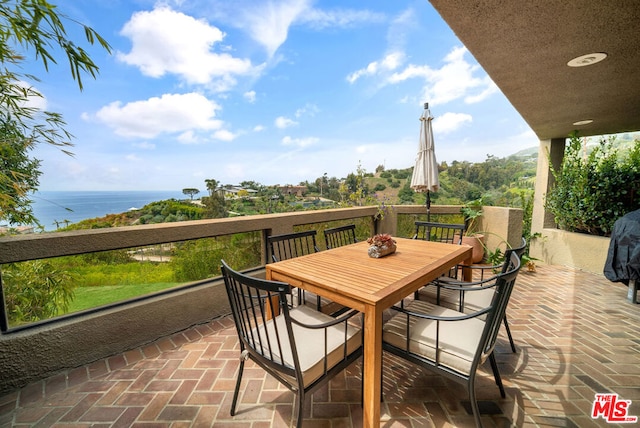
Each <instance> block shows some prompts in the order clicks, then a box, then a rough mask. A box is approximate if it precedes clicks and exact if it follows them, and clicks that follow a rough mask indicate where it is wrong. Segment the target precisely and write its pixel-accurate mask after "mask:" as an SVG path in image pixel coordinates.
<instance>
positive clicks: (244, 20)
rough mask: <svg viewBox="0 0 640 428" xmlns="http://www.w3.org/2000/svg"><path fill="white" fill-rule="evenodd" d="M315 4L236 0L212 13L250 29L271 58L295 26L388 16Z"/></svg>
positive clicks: (320, 25) (326, 25) (353, 23)
mask: <svg viewBox="0 0 640 428" xmlns="http://www.w3.org/2000/svg"><path fill="white" fill-rule="evenodd" d="M313 3H314V0H278V1H275V0H244V1H242V0H234V2H228V1H227V2H222V3H218V4H217V5H216V6H217V7H216V10H215V11H213V12H212V14H213V15H216V16H217V17H221V16H222V17H224V18H225V19H226V21H227V22H228V24H229V25H233V26H236V27H239V28H242V29H243V30H244V31H246V32H247V33H248V34H249V35H250V37H251V38H252V39H253V40H254V41H256V42H257V43H259V44H260V45H262V46H263V47H264V48H265V50H266V51H267V55H268V56H269V57H270V58H271V57H273V55H274V54H275V52H276V51H277V50H278V49H279V48H280V46H282V45H283V44H284V43H285V42H286V41H287V37H288V35H289V29H290V28H291V27H292V26H293V25H303V26H306V27H308V28H312V29H314V30H323V29H325V28H352V27H354V26H356V25H362V24H370V23H374V24H375V23H379V22H383V21H384V20H385V19H386V17H385V16H384V15H383V14H381V13H377V12H371V11H368V10H356V9H343V8H335V9H317V8H314V7H313Z"/></svg>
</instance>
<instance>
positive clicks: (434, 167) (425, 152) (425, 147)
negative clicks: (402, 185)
mask: <svg viewBox="0 0 640 428" xmlns="http://www.w3.org/2000/svg"><path fill="white" fill-rule="evenodd" d="M432 120H433V117H432V116H431V112H430V111H429V103H424V113H422V116H420V142H419V145H418V156H417V157H416V165H415V167H414V168H413V175H412V176H411V188H412V189H413V190H414V191H416V192H426V194H427V221H429V220H431V192H437V191H438V189H439V188H440V180H439V179H438V161H436V152H435V147H434V144H433V129H432V127H431V121H432Z"/></svg>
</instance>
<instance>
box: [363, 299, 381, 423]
mask: <svg viewBox="0 0 640 428" xmlns="http://www.w3.org/2000/svg"><path fill="white" fill-rule="evenodd" d="M381 376H382V312H381V311H379V310H378V309H377V308H376V307H374V306H371V307H367V308H366V309H365V312H364V370H363V371H362V382H363V395H364V396H363V397H362V402H363V418H362V426H363V427H365V428H369V427H379V426H380V391H381V388H382V385H381V383H382V379H381Z"/></svg>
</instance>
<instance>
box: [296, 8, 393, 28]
mask: <svg viewBox="0 0 640 428" xmlns="http://www.w3.org/2000/svg"><path fill="white" fill-rule="evenodd" d="M385 19H386V18H385V16H384V15H383V14H381V13H376V12H371V11H368V10H352V9H334V10H320V9H309V10H306V11H305V13H303V14H301V16H300V19H299V21H300V23H303V24H308V25H309V26H310V27H312V28H315V29H323V28H328V27H343V28H344V27H352V26H354V25H357V24H361V23H379V22H383V21H384V20H385Z"/></svg>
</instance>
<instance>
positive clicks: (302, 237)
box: [267, 230, 319, 262]
mask: <svg viewBox="0 0 640 428" xmlns="http://www.w3.org/2000/svg"><path fill="white" fill-rule="evenodd" d="M267 242H268V243H269V251H270V252H271V259H272V260H273V261H274V262H278V261H280V260H288V259H292V258H294V257H300V256H304V255H306V254H311V253H315V252H317V251H319V249H318V246H317V245H316V231H315V230H307V231H304V232H295V233H285V234H282V235H271V236H269V237H268V238H267Z"/></svg>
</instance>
